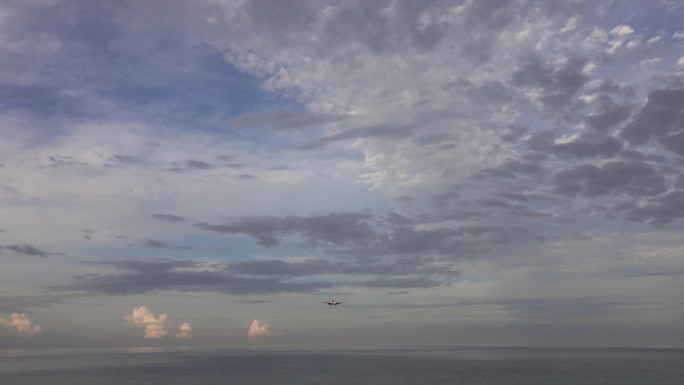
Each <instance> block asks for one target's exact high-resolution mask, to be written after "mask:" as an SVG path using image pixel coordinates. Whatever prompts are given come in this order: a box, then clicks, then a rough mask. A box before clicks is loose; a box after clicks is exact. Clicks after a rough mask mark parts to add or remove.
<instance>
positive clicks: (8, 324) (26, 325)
mask: <svg viewBox="0 0 684 385" xmlns="http://www.w3.org/2000/svg"><path fill="white" fill-rule="evenodd" d="M0 327H5V328H9V329H13V330H14V331H16V332H17V333H19V335H22V336H30V335H34V334H38V333H40V332H41V330H42V328H41V327H40V325H35V324H33V322H32V321H31V320H30V319H28V317H27V316H26V314H24V313H12V315H11V316H10V318H8V319H5V318H0Z"/></svg>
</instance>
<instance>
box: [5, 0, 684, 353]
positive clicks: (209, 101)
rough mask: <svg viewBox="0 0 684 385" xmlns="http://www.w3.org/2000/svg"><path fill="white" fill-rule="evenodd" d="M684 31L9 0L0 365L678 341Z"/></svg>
mask: <svg viewBox="0 0 684 385" xmlns="http://www.w3.org/2000/svg"><path fill="white" fill-rule="evenodd" d="M682 21H684V4H682V3H681V2H680V1H675V0H626V1H612V0H594V1H589V0H556V1H540V0H539V1H532V0H484V1H475V0H464V1H457V0H450V1H441V0H434V1H432V0H425V1H410V0H405V1H399V0H391V1H390V0H372V1H368V0H349V1H346V0H316V1H314V0H311V1H309V0H282V1H268V0H250V1H247V0H242V1H241V0H192V1H190V0H187V1H186V0H169V1H158V0H135V1H133V0H119V1H107V2H92V1H78V0H76V1H74V0H68V1H67V0H31V1H24V0H8V1H3V2H1V3H0V264H1V266H2V268H1V269H0V349H22V348H31V349H40V348H70V347H202V346H216V347H243V346H290V347H329V348H338V347H384V346H407V345H434V344H449V345H478V346H636V347H684V296H683V294H684V237H682V233H684V23H682ZM331 299H336V300H337V301H344V302H345V303H344V304H342V305H340V306H337V307H329V306H327V305H325V304H323V303H322V302H324V301H329V300H331Z"/></svg>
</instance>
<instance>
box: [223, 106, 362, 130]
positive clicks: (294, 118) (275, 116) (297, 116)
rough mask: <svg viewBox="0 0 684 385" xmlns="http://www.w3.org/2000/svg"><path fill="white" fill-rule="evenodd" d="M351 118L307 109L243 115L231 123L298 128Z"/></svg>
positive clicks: (244, 125) (249, 125)
mask: <svg viewBox="0 0 684 385" xmlns="http://www.w3.org/2000/svg"><path fill="white" fill-rule="evenodd" d="M349 118H350V117H349V116H347V115H325V114H312V113H310V112H306V111H289V110H284V111H272V112H266V113H261V114H251V115H243V116H239V117H237V118H235V119H232V120H231V123H232V124H234V125H235V126H237V127H252V126H267V127H275V128H279V129H297V128H305V127H309V126H324V125H327V124H330V123H336V122H340V121H343V120H346V119H349Z"/></svg>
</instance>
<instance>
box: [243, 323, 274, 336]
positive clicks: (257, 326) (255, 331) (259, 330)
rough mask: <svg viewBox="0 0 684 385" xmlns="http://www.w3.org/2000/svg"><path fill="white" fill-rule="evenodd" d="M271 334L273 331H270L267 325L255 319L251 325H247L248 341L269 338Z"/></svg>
mask: <svg viewBox="0 0 684 385" xmlns="http://www.w3.org/2000/svg"><path fill="white" fill-rule="evenodd" d="M273 334H274V333H273V330H271V327H270V326H269V325H268V324H267V323H265V322H262V321H260V320H258V319H255V320H254V321H252V324H251V325H249V330H248V331H247V338H249V339H250V340H255V339H259V338H262V337H271V336H273Z"/></svg>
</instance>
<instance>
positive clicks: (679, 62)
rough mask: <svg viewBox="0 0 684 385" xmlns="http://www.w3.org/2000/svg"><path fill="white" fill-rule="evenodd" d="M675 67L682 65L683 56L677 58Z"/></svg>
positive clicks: (683, 63) (683, 64)
mask: <svg viewBox="0 0 684 385" xmlns="http://www.w3.org/2000/svg"><path fill="white" fill-rule="evenodd" d="M677 67H684V56H682V57H680V58H679V59H678V60H677Z"/></svg>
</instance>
